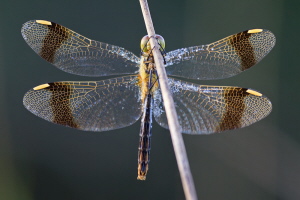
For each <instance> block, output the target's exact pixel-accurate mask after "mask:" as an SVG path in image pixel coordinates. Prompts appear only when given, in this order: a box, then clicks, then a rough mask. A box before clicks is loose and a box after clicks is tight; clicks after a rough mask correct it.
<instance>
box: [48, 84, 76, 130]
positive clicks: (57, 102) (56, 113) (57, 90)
mask: <svg viewBox="0 0 300 200" xmlns="http://www.w3.org/2000/svg"><path fill="white" fill-rule="evenodd" d="M48 84H49V86H48V87H47V88H43V89H46V90H48V91H50V92H51V93H52V96H51V98H50V105H51V107H52V111H53V121H52V122H53V123H57V124H61V125H64V126H69V127H73V128H79V126H78V125H77V124H76V122H75V121H74V117H73V115H72V110H71V105H70V98H71V96H72V94H73V88H71V87H70V86H69V85H66V84H64V83H61V82H56V83H48Z"/></svg>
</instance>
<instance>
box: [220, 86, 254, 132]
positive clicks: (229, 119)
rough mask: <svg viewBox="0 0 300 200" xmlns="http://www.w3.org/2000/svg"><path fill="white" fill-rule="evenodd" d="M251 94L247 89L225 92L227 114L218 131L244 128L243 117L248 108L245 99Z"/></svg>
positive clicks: (232, 89)
mask: <svg viewBox="0 0 300 200" xmlns="http://www.w3.org/2000/svg"><path fill="white" fill-rule="evenodd" d="M249 94H250V93H248V92H247V89H245V88H227V89H225V92H224V100H225V113H224V114H223V117H222V120H221V123H220V126H219V127H218V129H217V131H218V132H220V131H225V130H231V129H236V128H240V127H242V125H243V124H242V121H241V120H242V117H243V114H244V110H245V108H246V105H245V102H244V98H245V97H246V96H248V95H249Z"/></svg>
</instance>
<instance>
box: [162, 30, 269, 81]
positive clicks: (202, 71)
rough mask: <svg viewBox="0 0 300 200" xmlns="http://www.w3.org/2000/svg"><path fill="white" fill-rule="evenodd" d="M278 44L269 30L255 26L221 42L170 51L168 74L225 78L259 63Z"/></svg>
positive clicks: (167, 59) (200, 77)
mask: <svg viewBox="0 0 300 200" xmlns="http://www.w3.org/2000/svg"><path fill="white" fill-rule="evenodd" d="M274 45H275V36H274V34H273V33H272V32H270V31H268V30H265V29H251V30H247V31H243V32H240V33H237V34H235V35H231V36H229V37H226V38H224V39H221V40H219V41H217V42H214V43H211V44H208V45H200V46H194V47H188V48H182V49H177V50H174V51H171V52H168V53H167V55H166V58H165V59H166V61H167V65H166V66H168V67H167V68H166V70H167V74H168V75H172V76H179V77H184V78H190V79H201V80H207V79H222V78H227V77H231V76H234V75H237V74H239V73H240V72H243V71H244V70H246V69H249V68H250V67H252V66H254V65H255V64H257V63H258V62H259V61H260V60H261V59H262V58H263V57H265V56H266V55H267V54H268V53H269V52H270V51H271V49H272V48H273V47H274Z"/></svg>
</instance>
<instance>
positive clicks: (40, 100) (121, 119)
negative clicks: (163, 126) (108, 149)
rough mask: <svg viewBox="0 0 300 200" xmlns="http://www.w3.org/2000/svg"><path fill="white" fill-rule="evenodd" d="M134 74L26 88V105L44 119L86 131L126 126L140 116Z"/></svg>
mask: <svg viewBox="0 0 300 200" xmlns="http://www.w3.org/2000/svg"><path fill="white" fill-rule="evenodd" d="M136 81H137V77H136V76H135V75H132V76H123V77H119V78H113V79H107V80H103V81H97V82H55V83H47V84H43V85H40V86H37V87H35V88H33V89H32V90H29V91H28V92H27V93H26V94H25V96H24V99H23V103H24V105H25V107H26V108H27V109H28V110H29V111H30V112H32V113H33V114H35V115H37V116H38V117H41V118H43V119H45V120H47V121H50V122H53V123H56V124H61V125H64V126H68V127H72V128H77V129H80V130H85V131H107V130H113V129H117V128H122V127H126V126H129V125H131V124H133V123H134V122H136V121H137V120H138V119H139V118H140V116H141V112H142V111H141V102H140V89H139V87H138V86H137V85H136Z"/></svg>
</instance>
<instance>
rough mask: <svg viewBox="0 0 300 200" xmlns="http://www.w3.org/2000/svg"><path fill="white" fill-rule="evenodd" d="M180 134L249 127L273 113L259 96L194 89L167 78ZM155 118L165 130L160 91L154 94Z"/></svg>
mask: <svg viewBox="0 0 300 200" xmlns="http://www.w3.org/2000/svg"><path fill="white" fill-rule="evenodd" d="M169 85H170V88H171V91H172V93H173V98H174V103H175V107H176V111H177V115H178V120H179V124H180V126H181V127H182V132H183V133H188V134H209V133H216V132H221V131H226V130H231V129H237V128H242V127H245V126H249V125H250V124H253V123H255V122H257V121H259V120H261V119H263V118H264V117H266V116H267V115H268V114H269V113H270V112H271V110H272V105H271V102H270V101H269V99H268V98H267V97H265V96H264V95H262V94H261V93H259V92H257V91H255V90H252V89H247V88H239V87H228V86H208V85H197V84H192V83H188V82H184V81H180V80H177V79H172V78H169ZM154 103H155V105H154V109H155V110H154V117H155V119H156V121H157V122H158V124H159V125H161V126H162V127H164V128H168V122H167V118H166V113H165V110H164V106H163V103H162V99H161V94H160V91H159V90H158V91H157V92H156V93H155V101H154Z"/></svg>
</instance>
